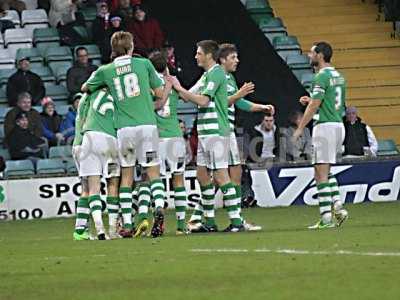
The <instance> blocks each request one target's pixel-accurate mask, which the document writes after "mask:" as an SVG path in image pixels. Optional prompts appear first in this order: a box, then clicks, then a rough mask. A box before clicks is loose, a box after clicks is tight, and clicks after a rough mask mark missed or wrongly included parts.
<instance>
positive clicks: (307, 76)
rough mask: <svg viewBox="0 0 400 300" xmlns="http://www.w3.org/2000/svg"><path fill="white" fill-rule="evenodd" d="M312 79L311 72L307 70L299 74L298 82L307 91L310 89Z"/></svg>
mask: <svg viewBox="0 0 400 300" xmlns="http://www.w3.org/2000/svg"><path fill="white" fill-rule="evenodd" d="M313 79H314V74H313V73H308V72H307V73H304V74H302V75H301V80H300V82H301V84H302V85H303V86H304V88H305V89H306V90H307V91H308V92H309V91H310V90H311V85H312V81H313Z"/></svg>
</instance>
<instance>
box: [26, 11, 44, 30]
mask: <svg viewBox="0 0 400 300" xmlns="http://www.w3.org/2000/svg"><path fill="white" fill-rule="evenodd" d="M35 24H36V25H37V24H40V25H44V26H42V27H37V28H47V27H48V25H49V18H48V17H47V13H46V11H45V10H44V9H33V10H28V9H27V10H24V11H22V14H21V26H22V27H25V28H26V27H27V26H29V25H35Z"/></svg>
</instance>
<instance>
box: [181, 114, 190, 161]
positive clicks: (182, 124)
mask: <svg viewBox="0 0 400 300" xmlns="http://www.w3.org/2000/svg"><path fill="white" fill-rule="evenodd" d="M179 127H180V128H181V131H182V134H183V138H184V139H185V145H186V160H185V163H186V165H189V164H191V163H192V162H193V154H192V149H191V147H190V141H189V136H188V134H187V131H186V124H185V121H183V120H179Z"/></svg>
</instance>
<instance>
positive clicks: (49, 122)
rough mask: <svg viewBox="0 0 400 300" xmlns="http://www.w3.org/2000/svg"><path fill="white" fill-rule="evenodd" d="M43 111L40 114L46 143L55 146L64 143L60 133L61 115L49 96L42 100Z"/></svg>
mask: <svg viewBox="0 0 400 300" xmlns="http://www.w3.org/2000/svg"><path fill="white" fill-rule="evenodd" d="M42 107H43V111H42V113H41V114H40V116H41V119H42V126H43V137H44V138H46V139H47V142H48V145H49V146H50V147H51V146H57V145H61V144H64V142H65V137H64V135H63V134H62V133H61V130H60V128H61V122H62V118H61V116H60V115H59V114H58V113H57V112H56V109H55V108H56V106H55V104H54V102H53V100H52V99H51V98H50V97H45V98H44V99H43V101H42Z"/></svg>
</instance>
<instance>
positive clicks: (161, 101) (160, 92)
mask: <svg viewBox="0 0 400 300" xmlns="http://www.w3.org/2000/svg"><path fill="white" fill-rule="evenodd" d="M171 90H172V83H171V81H170V80H169V79H168V78H165V85H164V87H159V88H156V89H155V90H154V96H155V98H156V99H157V100H156V101H154V108H155V109H156V110H159V109H161V108H162V107H163V106H164V105H165V103H166V102H167V100H168V97H169V94H170V93H171Z"/></svg>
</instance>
